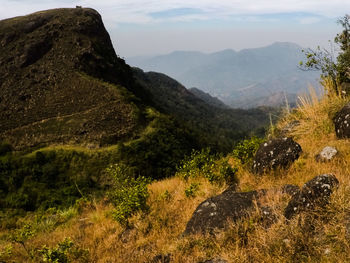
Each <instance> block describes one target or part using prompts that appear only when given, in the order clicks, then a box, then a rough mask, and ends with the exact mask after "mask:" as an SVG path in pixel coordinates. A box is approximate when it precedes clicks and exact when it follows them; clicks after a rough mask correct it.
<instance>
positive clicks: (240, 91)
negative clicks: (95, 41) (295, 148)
mask: <svg viewBox="0 0 350 263" xmlns="http://www.w3.org/2000/svg"><path fill="white" fill-rule="evenodd" d="M301 50H302V47H300V46H298V45H297V44H294V43H288V42H276V43H274V44H272V45H270V46H267V47H262V48H255V49H244V50H241V51H239V52H236V51H234V50H231V49H227V50H223V51H220V52H216V53H211V54H205V53H201V52H194V51H193V52H192V51H175V52H173V53H170V54H167V55H160V56H152V57H130V58H127V62H128V63H129V64H130V65H132V66H137V67H139V68H142V69H143V70H145V71H157V72H162V73H165V74H167V75H169V76H171V77H173V78H175V79H176V80H178V81H179V82H181V83H182V84H183V85H184V86H186V87H188V88H191V87H197V88H199V89H201V90H203V91H205V92H208V93H209V94H211V95H213V96H216V97H217V98H219V99H220V100H222V101H223V102H225V103H226V104H227V105H230V106H232V107H237V108H238V107H244V108H248V107H255V106H261V105H262V102H264V101H265V103H267V104H263V105H267V106H278V105H279V104H284V102H285V95H284V94H285V93H286V94H287V97H288V98H292V99H295V98H296V97H297V96H296V94H298V93H300V92H303V91H305V90H306V89H307V87H308V85H310V84H311V85H313V86H317V85H318V77H319V72H313V71H306V72H305V71H302V70H300V69H299V68H298V65H299V62H300V61H301V60H303V59H304V55H303V53H302V52H301ZM270 97H273V99H270ZM290 102H291V103H295V101H290Z"/></svg>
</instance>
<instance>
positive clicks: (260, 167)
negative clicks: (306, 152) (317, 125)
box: [252, 137, 302, 174]
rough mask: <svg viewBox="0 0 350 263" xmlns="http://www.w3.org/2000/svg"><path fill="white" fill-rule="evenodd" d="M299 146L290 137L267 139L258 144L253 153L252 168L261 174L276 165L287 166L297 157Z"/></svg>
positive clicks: (274, 167)
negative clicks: (256, 149)
mask: <svg viewBox="0 0 350 263" xmlns="http://www.w3.org/2000/svg"><path fill="white" fill-rule="evenodd" d="M301 152H302V149H301V146H300V145H299V144H298V143H296V142H295V141H294V140H293V139H292V138H291V137H284V138H277V139H272V140H269V141H268V142H265V143H263V144H261V145H260V147H259V149H258V151H257V152H256V154H255V157H254V161H253V166H252V170H253V172H254V173H256V174H262V173H264V172H267V171H269V170H273V169H276V168H277V167H282V168H287V167H288V166H289V165H290V164H291V163H292V162H294V161H295V160H296V159H298V158H299V155H300V153H301Z"/></svg>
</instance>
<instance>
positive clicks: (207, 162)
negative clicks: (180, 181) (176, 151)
mask: <svg viewBox="0 0 350 263" xmlns="http://www.w3.org/2000/svg"><path fill="white" fill-rule="evenodd" d="M216 159H217V157H216V156H214V155H212V154H210V149H209V148H206V149H202V150H201V151H196V150H193V151H192V153H191V155H190V156H187V157H185V159H184V160H183V161H182V164H181V166H180V167H179V168H178V172H179V174H180V176H181V177H182V178H184V179H185V180H187V179H188V178H195V177H199V176H204V177H205V178H207V179H208V180H209V182H214V181H216V179H217V178H216V175H215V174H214V166H215V160H216Z"/></svg>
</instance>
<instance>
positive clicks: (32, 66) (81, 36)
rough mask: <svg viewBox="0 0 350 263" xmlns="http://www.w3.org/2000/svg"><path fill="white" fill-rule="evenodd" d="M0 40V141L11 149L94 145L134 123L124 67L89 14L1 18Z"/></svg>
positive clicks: (128, 133)
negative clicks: (50, 144) (9, 145)
mask: <svg viewBox="0 0 350 263" xmlns="http://www.w3.org/2000/svg"><path fill="white" fill-rule="evenodd" d="M0 43H1V45H0V138H1V137H2V138H6V140H7V141H9V142H10V143H11V144H12V145H13V146H15V147H19V148H21V147H25V146H33V145H37V144H41V143H58V142H60V143H68V142H70V143H85V144H95V145H96V146H99V145H103V144H105V143H113V142H117V141H118V140H120V139H123V138H130V137H132V135H133V134H134V133H136V131H137V130H138V129H139V128H140V124H141V123H140V120H139V118H140V114H139V113H138V112H139V109H138V106H136V105H135V104H133V103H131V102H132V97H133V96H134V95H133V94H134V93H135V90H134V89H136V88H134V87H133V83H132V73H131V70H130V68H129V67H128V66H127V65H126V64H125V62H124V61H123V60H122V59H120V58H118V57H117V55H116V54H115V52H114V49H113V46H112V43H111V41H110V38H109V35H108V33H107V31H106V29H105V28H104V25H103V22H102V19H101V17H100V15H99V14H98V13H97V12H96V11H94V10H92V9H85V8H84V9H82V8H76V9H57V10H49V11H44V12H38V13H35V14H32V15H28V16H24V17H16V18H12V19H7V20H3V21H0ZM125 87H126V88H127V89H129V91H128V90H127V89H125Z"/></svg>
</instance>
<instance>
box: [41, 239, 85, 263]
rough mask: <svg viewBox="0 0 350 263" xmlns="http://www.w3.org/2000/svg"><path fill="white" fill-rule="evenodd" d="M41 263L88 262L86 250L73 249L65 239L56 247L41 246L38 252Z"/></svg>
mask: <svg viewBox="0 0 350 263" xmlns="http://www.w3.org/2000/svg"><path fill="white" fill-rule="evenodd" d="M38 252H39V254H40V255H41V256H42V261H43V262H49V263H69V262H89V259H88V255H89V252H88V251H87V250H84V249H81V248H79V247H75V245H74V242H73V241H72V240H71V239H70V238H65V239H64V240H63V241H62V242H59V243H58V244H57V246H56V247H53V248H48V247H47V246H43V248H42V249H40V250H38Z"/></svg>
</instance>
